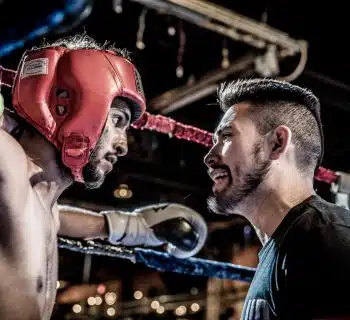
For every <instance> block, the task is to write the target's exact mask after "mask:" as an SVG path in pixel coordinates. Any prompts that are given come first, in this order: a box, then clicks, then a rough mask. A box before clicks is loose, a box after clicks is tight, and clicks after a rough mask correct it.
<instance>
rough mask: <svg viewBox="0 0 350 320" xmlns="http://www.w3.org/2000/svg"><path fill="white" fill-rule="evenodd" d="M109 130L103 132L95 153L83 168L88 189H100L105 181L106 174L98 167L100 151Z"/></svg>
mask: <svg viewBox="0 0 350 320" xmlns="http://www.w3.org/2000/svg"><path fill="white" fill-rule="evenodd" d="M106 135H107V129H106V128H105V129H104V130H103V133H102V135H101V137H100V139H99V140H98V141H97V143H96V146H95V149H94V151H93V152H92V153H91V155H90V159H89V162H88V163H87V165H86V166H85V167H84V168H83V179H84V185H85V188H86V189H97V188H99V187H100V186H101V185H102V183H103V182H104V180H105V177H106V175H105V174H104V172H103V171H102V170H101V169H100V168H99V167H98V166H97V163H98V161H99V159H98V153H99V150H100V149H101V148H102V147H103V145H104V141H105V139H106Z"/></svg>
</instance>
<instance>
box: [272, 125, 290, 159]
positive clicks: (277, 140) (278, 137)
mask: <svg viewBox="0 0 350 320" xmlns="http://www.w3.org/2000/svg"><path fill="white" fill-rule="evenodd" d="M291 139H292V132H291V130H290V129H289V128H288V127H287V126H285V125H281V126H278V127H277V128H275V129H274V130H273V131H271V132H270V133H269V134H268V136H267V143H268V152H269V159H270V160H277V159H279V158H280V157H281V156H282V155H283V154H284V153H285V152H286V151H287V149H288V147H289V146H290V143H291Z"/></svg>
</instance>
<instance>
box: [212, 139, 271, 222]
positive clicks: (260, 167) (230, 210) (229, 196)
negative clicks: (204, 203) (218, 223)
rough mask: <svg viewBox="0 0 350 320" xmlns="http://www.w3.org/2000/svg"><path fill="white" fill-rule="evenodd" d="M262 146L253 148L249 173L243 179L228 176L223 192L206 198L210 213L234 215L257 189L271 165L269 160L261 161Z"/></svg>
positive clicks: (259, 144) (260, 144) (261, 144)
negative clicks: (238, 207)
mask: <svg viewBox="0 0 350 320" xmlns="http://www.w3.org/2000/svg"><path fill="white" fill-rule="evenodd" d="M262 146H263V143H262V142H259V143H257V144H256V145H255V146H254V148H253V152H252V155H251V157H252V158H253V160H254V161H253V163H252V169H251V170H250V171H249V172H247V173H245V174H243V177H240V179H239V180H238V178H239V177H238V175H237V177H236V178H235V177H231V176H230V177H229V185H228V186H227V187H226V188H225V189H224V190H222V191H220V192H218V193H216V194H215V195H214V196H210V197H209V198H208V208H209V209H210V210H211V211H213V212H215V213H217V214H223V215H230V214H235V213H236V212H235V209H236V208H237V206H238V205H239V204H240V203H241V202H242V201H243V200H245V198H246V197H247V196H249V195H250V194H251V193H253V192H254V191H255V190H256V189H257V188H258V186H259V185H260V183H261V182H262V181H263V180H264V178H265V176H266V174H267V173H268V171H269V169H270V165H271V161H270V160H263V159H262V156H261V154H262ZM226 169H228V168H226ZM235 171H237V173H239V168H236V170H235ZM236 179H237V180H236ZM236 181H237V182H236Z"/></svg>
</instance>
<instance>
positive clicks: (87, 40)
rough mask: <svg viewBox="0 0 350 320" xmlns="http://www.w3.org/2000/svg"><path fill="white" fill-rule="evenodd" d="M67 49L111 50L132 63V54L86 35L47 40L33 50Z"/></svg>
mask: <svg viewBox="0 0 350 320" xmlns="http://www.w3.org/2000/svg"><path fill="white" fill-rule="evenodd" d="M59 46H62V47H66V48H68V49H72V50H75V49H96V50H110V51H113V52H115V53H116V54H117V55H118V56H121V57H123V58H125V59H127V60H129V61H131V56H130V52H129V51H127V50H126V49H119V48H116V47H115V46H114V45H113V44H110V43H109V42H107V41H106V42H104V43H102V44H101V43H98V41H96V40H95V39H94V38H92V37H90V36H89V35H87V34H86V33H82V34H75V35H73V36H68V37H63V38H60V39H58V40H56V41H54V42H51V43H50V42H47V41H46V40H45V39H44V40H43V43H42V45H41V46H39V47H34V48H33V49H39V48H40V49H42V48H50V47H59Z"/></svg>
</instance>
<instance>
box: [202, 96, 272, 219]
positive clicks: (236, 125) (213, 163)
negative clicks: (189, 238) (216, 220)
mask: <svg viewBox="0 0 350 320" xmlns="http://www.w3.org/2000/svg"><path fill="white" fill-rule="evenodd" d="M248 108H249V105H248V104H245V103H239V104H237V105H235V106H234V107H232V108H230V109H229V110H228V111H227V112H226V113H225V115H224V117H223V118H222V120H221V122H220V124H219V125H218V127H217V129H216V131H215V134H214V145H213V147H212V149H211V150H210V151H209V152H208V154H207V155H206V157H205V159H204V161H205V164H206V165H207V166H208V168H209V170H208V173H209V175H210V177H211V178H212V180H213V188H212V190H213V193H214V196H212V197H210V198H209V199H208V205H209V208H210V209H211V210H212V211H214V212H217V213H222V214H233V213H238V212H235V210H236V209H237V206H238V205H239V204H241V203H242V201H243V200H244V199H246V197H247V196H249V195H251V194H252V193H253V192H254V191H255V190H256V188H257V187H258V186H259V185H260V183H261V182H262V181H263V179H264V177H265V176H266V174H267V172H268V170H269V167H270V163H271V161H270V160H268V159H267V160H265V158H264V154H263V144H264V137H262V136H261V135H260V134H259V133H258V131H257V129H256V126H255V124H254V123H253V121H252V120H251V119H250V118H249V116H248V113H247V111H248Z"/></svg>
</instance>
